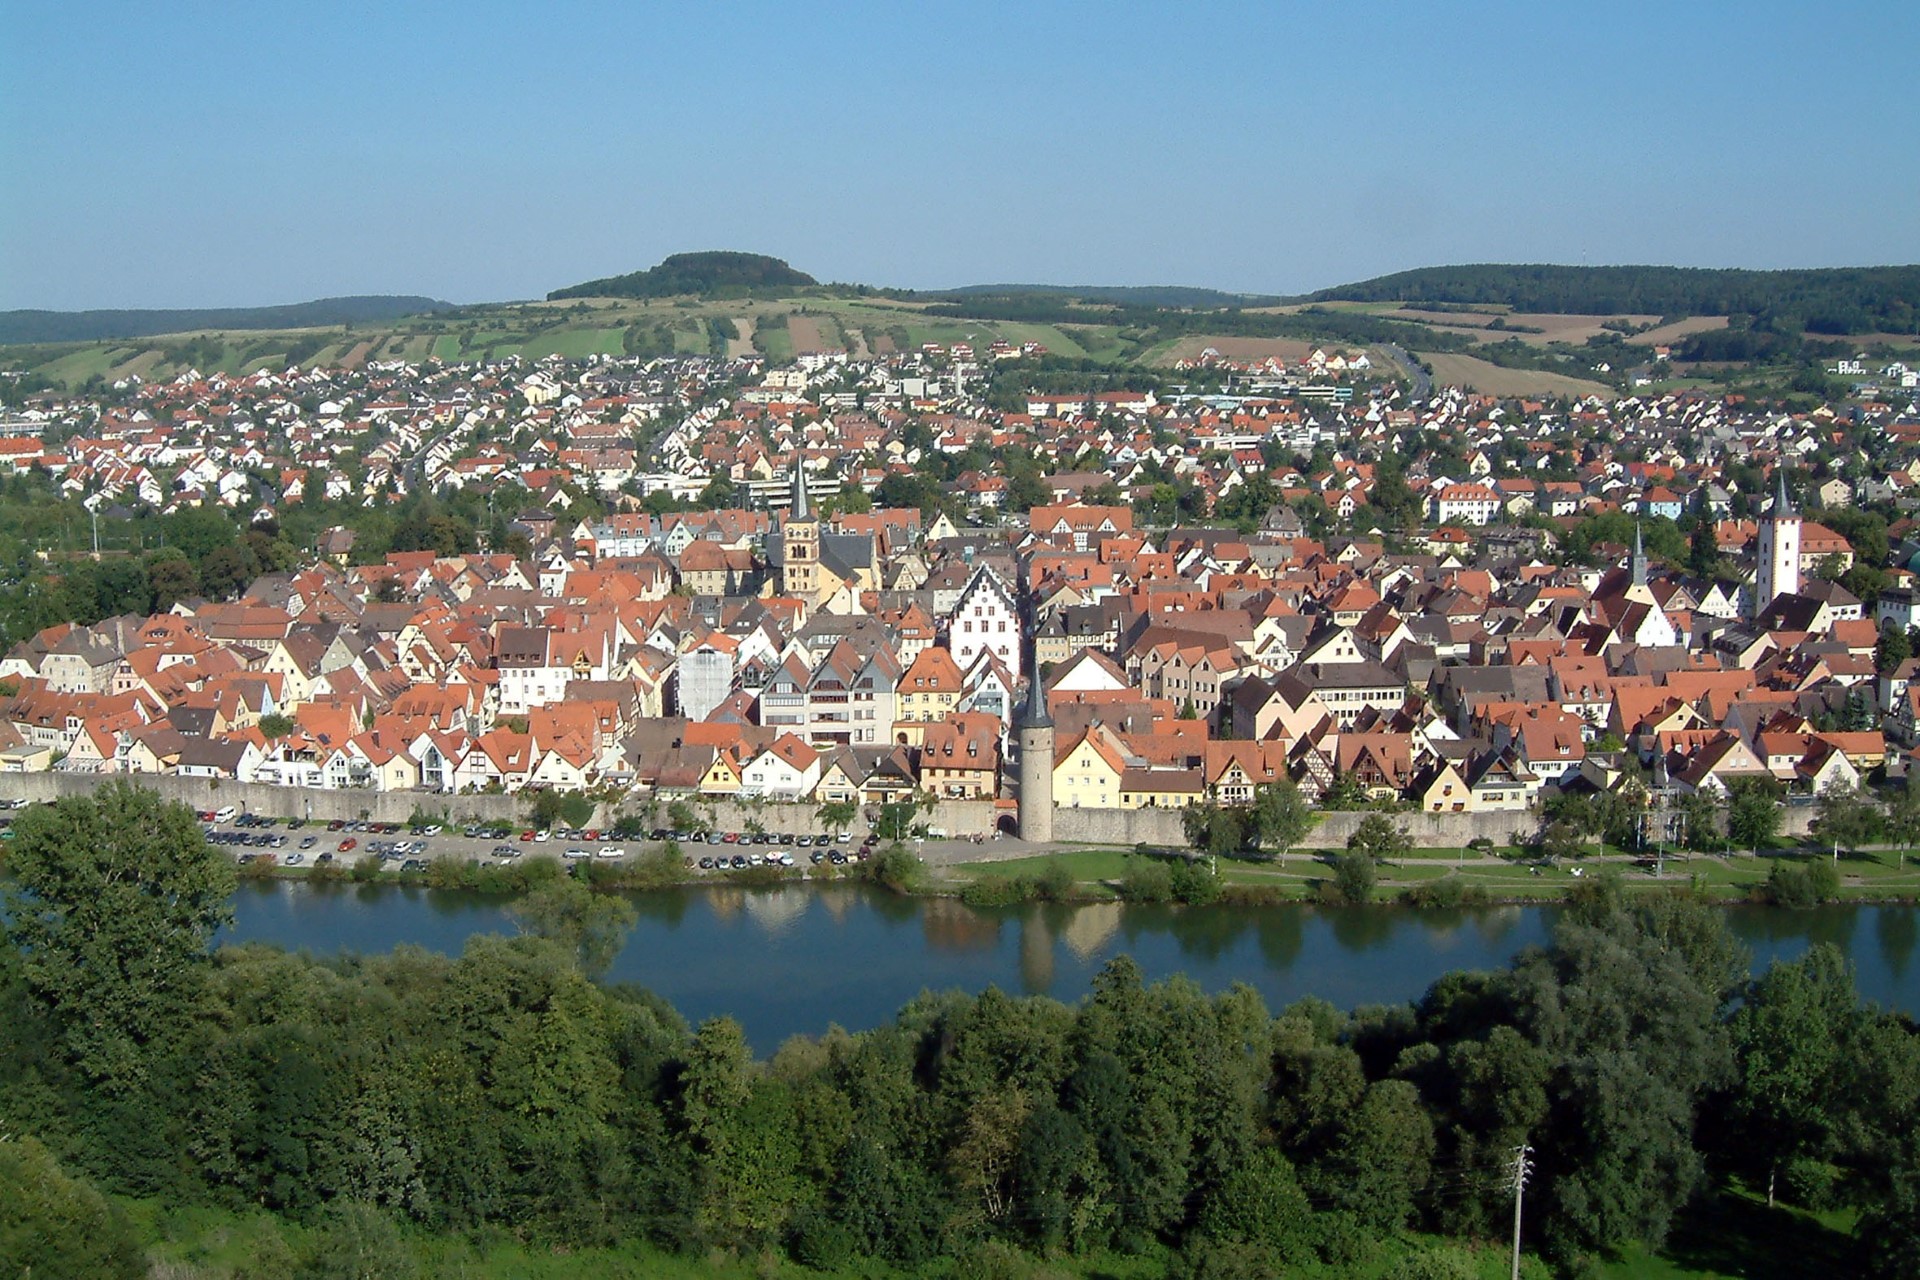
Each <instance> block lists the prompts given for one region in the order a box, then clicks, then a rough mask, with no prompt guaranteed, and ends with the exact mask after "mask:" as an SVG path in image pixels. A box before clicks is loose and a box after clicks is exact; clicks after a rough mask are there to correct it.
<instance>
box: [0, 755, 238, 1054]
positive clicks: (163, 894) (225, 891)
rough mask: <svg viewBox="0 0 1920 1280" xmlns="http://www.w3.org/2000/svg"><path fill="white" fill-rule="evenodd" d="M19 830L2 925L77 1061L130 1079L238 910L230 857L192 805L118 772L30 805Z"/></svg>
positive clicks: (181, 1015)
mask: <svg viewBox="0 0 1920 1280" xmlns="http://www.w3.org/2000/svg"><path fill="white" fill-rule="evenodd" d="M14 831H15V833H16V834H15V837H14V841H13V849H12V852H11V854H10V856H9V858H8V866H9V868H10V870H11V871H12V874H13V880H14V883H13V885H12V887H11V888H10V889H9V890H8V891H7V895H6V912H5V919H6V932H7V936H8V937H9V939H10V940H11V941H12V943H13V945H14V946H16V947H18V948H19V949H20V951H21V953H22V954H23V956H24V957H25V959H24V962H23V963H24V970H25V974H26V977H27V981H28V983H29V985H30V986H31V988H32V990H33V992H34V994H35V995H36V996H37V997H38V998H39V999H40V1000H41V1001H42V1002H43V1003H44V1004H45V1005H46V1006H47V1007H48V1008H49V1009H50V1010H51V1011H52V1013H53V1014H54V1015H55V1016H56V1017H57V1018H58V1019H59V1022H60V1024H61V1027H62V1031H63V1034H64V1037H65V1042H66V1046H67V1049H68V1052H69V1054H70V1055H71V1056H72V1058H73V1060H74V1062H75V1064H76V1065H77V1066H79V1067H80V1069H81V1070H82V1071H83V1072H85V1073H86V1074H87V1075H88V1076H89V1077H91V1078H92V1079H94V1080H96V1081H98V1082H100V1083H101V1084H103V1085H106V1086H108V1087H118V1086H128V1085H132V1084H134V1083H137V1082H138V1081H140V1080H141V1079H142V1078H144V1076H145V1074H146V1072H147V1069H148V1066H149V1051H150V1050H151V1049H153V1048H155V1047H156V1046H158V1045H159V1044H160V1043H162V1042H165V1041H167V1040H169V1039H170V1038H172V1037H174V1036H177V1035H179V1034H180V1032H181V1030H182V1029H183V1027H184V1026H185V1023H186V1021H187V1010H188V1008H189V1006H190V1005H191V1004H192V1002H193V1000H194V998H195V996H196V994H197V993H198V991H199V988H200V983H201V979H202V977H203V969H204V963H205V960H206V957H207V948H208V946H209V944H210V943H211V942H212V940H213V935H214V934H215V933H216V932H217V931H218V930H219V929H220V927H221V926H222V925H224V924H226V923H227V922H228V921H229V920H231V919H232V917H233V902H232V898H233V890H234V882H235V877H234V866H233V861H232V860H231V859H230V858H228V857H227V856H226V855H225V854H224V853H223V852H221V851H220V850H218V849H215V848H214V847H213V846H212V845H209V844H208V843H207V841H206V837H205V836H204V835H203V834H202V833H201V830H200V823H199V820H198V819H197V818H196V817H195V816H194V813H193V810H192V809H189V808H188V807H187V806H185V805H183V804H174V803H167V802H163V801H162V800H161V799H160V798H159V796H157V795H155V794H154V793H153V792H151V791H146V790H142V789H141V788H138V787H134V786H130V785H128V784H127V783H124V782H115V783H110V784H109V785H107V786H105V787H102V788H100V789H99V790H98V791H96V792H94V793H93V794H92V795H90V796H70V797H68V798H66V799H64V800H60V801H57V802H55V803H54V804H50V805H37V806H35V807H33V808H30V809H27V810H26V811H25V812H24V813H22V814H21V815H20V818H19V819H18V821H16V822H15V824H14Z"/></svg>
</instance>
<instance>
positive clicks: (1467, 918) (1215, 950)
mask: <svg viewBox="0 0 1920 1280" xmlns="http://www.w3.org/2000/svg"><path fill="white" fill-rule="evenodd" d="M631 900H632V902H633V903H634V906H635V907H636V908H637V909H638V911H639V915H640V919H639V923H638V924H637V925H636V926H635V928H634V930H633V932H632V934H631V936H630V937H629V938H628V940H627V943H626V946H625V947H624V949H623V950H622V951H621V952H620V954H619V956H618V958H617V959H616V960H615V961H614V964H613V968H612V970H611V972H610V973H609V974H608V978H609V980H611V981H619V982H634V983H639V984H641V985H643V986H646V987H649V988H651V989H653V990H654V991H656V992H658V993H659V994H660V995H662V996H664V997H666V998H667V999H668V1000H669V1001H671V1002H672V1003H673V1005H674V1007H675V1008H677V1009H679V1010H680V1012H681V1013H683V1014H684V1015H686V1017H687V1018H688V1019H689V1020H690V1021H692V1022H696V1023H697V1022H699V1021H700V1020H701V1019H703V1018H706V1017H710V1016H712V1015H715V1014H723V1013H724V1014H731V1015H732V1016H734V1017H735V1018H737V1019H739V1021H740V1023H741V1024H742V1025H743V1026H744V1027H745V1028H746V1031H747V1035H748V1038H749V1039H750V1040H751V1041H752V1043H753V1046H754V1048H755V1050H756V1051H757V1052H760V1053H762V1054H765V1053H770V1052H772V1051H773V1049H775V1048H776V1047H778V1045H779V1043H780V1041H781V1040H783V1039H785V1038H786V1037H787V1036H789V1035H793V1034H795V1033H804V1034H818V1033H819V1032H821V1031H824V1030H825V1029H826V1028H827V1026H828V1025H829V1024H833V1023H838V1024H839V1025H840V1026H843V1027H846V1028H848V1029H850V1030H858V1029H861V1028H866V1027H872V1026H876V1025H879V1024H881V1023H883V1022H886V1021H889V1020H890V1019H891V1018H892V1017H893V1015H894V1013H895V1011H896V1010H898V1009H899V1007H900V1006H901V1005H903V1004H905V1003H906V1002H907V1001H908V1000H910V999H912V998H913V997H914V996H915V995H917V994H919V993H920V992H921V991H923V990H935V991H939V990H947V989H951V988H962V989H965V990H968V991H979V990H981V989H983V988H985V987H987V986H988V985H997V986H999V987H1000V988H1001V989H1003V990H1006V991H1010V992H1018V993H1025V994H1033V995H1051V996H1054V997H1056V998H1058V999H1061V1000H1067V1001H1072V1000H1077V999H1079V998H1080V997H1081V996H1082V995H1084V994H1085V993H1086V990H1087V985H1088V982H1089V980H1090V979H1091V978H1092V977H1093V975H1094V974H1095V973H1097V972H1098V971H1099V969H1100V967H1101V966H1102V965H1104V964H1106V962H1107V961H1109V960H1111V959H1112V958H1113V957H1114V956H1116V955H1120V954H1122V953H1126V954H1130V955H1132V956H1133V957H1134V959H1135V960H1136V961H1138V962H1139V964H1140V966H1141V968H1142V970H1143V971H1144V972H1145V973H1146V974H1147V976H1148V977H1149V978H1150V979H1159V978H1164V977H1167V976H1170V975H1172V974H1176V973H1185V974H1187V975H1188V976H1189V977H1191V978H1192V979H1193V980H1194V981H1195V982H1197V983H1199V984H1200V986H1201V987H1203V988H1204V989H1206V990H1208V991H1218V990H1223V989H1225V988H1226V987H1228V986H1229V985H1231V984H1232V983H1234V982H1245V983H1248V984H1249V985H1251V986H1252V987H1254V988H1255V989H1256V990H1258V991H1259V992H1260V994H1261V996H1262V997H1263V998H1265V1000H1266V1002H1267V1005H1268V1007H1269V1008H1271V1009H1278V1008H1280V1007H1281V1006H1282V1005H1284V1004H1287V1003H1288V1002H1290V1001H1292V1000H1295V999H1298V998H1299V997H1301V996H1304V995H1314V996H1319V997H1321V998H1323V999H1326V1000H1329V1001H1331V1002H1332V1003H1334V1004H1335V1005H1338V1006H1340V1007H1341V1008H1353V1007H1354V1006H1356V1005H1361V1004H1369V1003H1390V1002H1396V1001H1405V1000H1412V999H1415V998H1417V997H1418V996H1419V995H1420V993H1421V992H1423V991H1424V990H1426V988H1427V986H1428V984H1430V983H1431V982H1432V981H1433V980H1434V979H1435V978H1437V977H1439V976H1440V975H1441V974H1443V973H1445V972H1447V971H1448V970H1451V969H1473V968H1493V967H1498V966H1502V965H1505V964H1506V963H1507V962H1508V961H1509V960H1510V959H1512V957H1513V956H1514V954H1515V953H1516V952H1518V951H1519V950H1521V949H1522V948H1523V947H1526V946H1529V945H1533V944H1537V943H1543V942H1545V941H1546V940H1547V937H1548V934H1549V932H1550V931H1551V929H1552V927H1553V921H1554V919H1555V917H1556V916H1557V914H1558V909H1557V908H1554V907H1543V906H1527V907H1482V908H1473V909H1463V910H1459V911H1415V910H1410V909H1408V908H1405V907H1397V906H1378V907H1344V908H1327V907H1306V906H1289V907H1261V908H1239V907H1224V906H1212V907H1202V908H1181V907H1153V906H1122V905H1120V904H1118V903H1102V904H1093V905H1085V906H1072V907H1068V906H1058V905H1052V904H1037V905H1030V906H1023V907H1010V908H1004V909H991V910H980V909H975V908H971V907H968V906H966V905H964V904H962V903H960V902H959V901H957V900H954V899H951V898H902V897H896V896H894V895H892V894H889V893H886V892H884V891H879V890H875V889H871V888H868V887H865V886H858V885H831V886H800V885H790V886H782V887H773V888H759V889H747V888H734V887H725V886H702V887H698V888H686V889H675V890H666V891H661V892H655V893H636V894H633V895H631ZM510 903H511V899H507V898H501V897H496V896H490V895H486V894H478V893H467V892H452V891H435V890H426V889H414V888H401V887H398V886H392V885H378V886H376V885H351V884H330V885H313V884H303V883H300V882H297V881H285V880H283V881H264V882H249V883H245V884H242V885H241V886H240V890H239V894H238V897H237V898H236V900H235V921H234V924H233V926H232V927H231V928H230V929H229V930H228V931H227V932H226V933H225V934H224V935H223V940H228V941H264V942H272V943H276V944H278V945H280V946H283V947H287V948H289V949H293V950H299V949H305V950H308V951H311V952H313V953H314V954H320V955H324V954H331V953H335V952H339V951H360V952H379V951H387V950H391V949H392V948H393V947H395V946H398V945H400V944H402V943H411V944H414V945H417V946H422V947H427V948H430V949H432V950H436V951H443V952H447V953H457V952H458V951H459V950H460V949H461V947H462V946H464V945H465V943H466V940H467V939H468V938H469V937H471V936H472V935H474V934H478V933H511V932H513V931H514V923H513V920H512V917H511V916H510V915H509V914H508V912H507V908H508V906H509V905H510ZM1727 920H1728V923H1729V925H1730V927H1731V928H1732V929H1733V931H1734V933H1735V934H1736V935H1737V936H1738V937H1739V938H1740V939H1741V940H1742V941H1743V942H1744V943H1746V945H1747V946H1748V947H1749V948H1750V949H1751V951H1752V952H1753V961H1754V965H1755V967H1756V969H1759V968H1764V967H1765V966H1766V964H1767V963H1769V962H1770V961H1771V960H1773V959H1774V958H1776V957H1778V958H1786V959H1791V958H1792V957H1794V956H1797V955H1799V954H1801V953H1802V952H1803V951H1805V950H1806V949H1807V947H1808V946H1809V945H1811V944H1812V943H1815V942H1832V943H1835V944H1837V945H1839V946H1840V947H1841V949H1842V950H1843V951H1844V952H1846V953H1847V955H1848V956H1849V957H1850V958H1851V959H1852V961H1853V964H1854V967H1855V970H1856V973H1857V975H1858V981H1859V985H1860V991H1861V994H1862V995H1863V996H1865V997H1866V998H1867V999H1869V1000H1873V1001H1877V1002H1878V1003H1880V1004H1882V1005H1886V1006H1890V1007H1895V1008H1900V1009H1904V1010H1906V1011H1907V1012H1909V1013H1914V1012H1920V990H1916V986H1920V982H1917V981H1916V975H1915V972H1914V960H1915V950H1916V942H1917V941H1920V938H1917V935H1920V908H1915V907H1902V906H1885V907H1879V906H1866V907H1826V908H1821V909H1818V910H1813V911H1783V910H1779V909H1777V908H1768V907H1733V908H1728V909H1727Z"/></svg>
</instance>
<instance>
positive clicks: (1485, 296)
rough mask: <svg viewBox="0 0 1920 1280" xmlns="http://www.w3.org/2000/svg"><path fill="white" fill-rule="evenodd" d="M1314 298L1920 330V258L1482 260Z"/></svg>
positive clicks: (1840, 329) (1817, 328) (1834, 329)
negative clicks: (1850, 261)
mask: <svg viewBox="0 0 1920 1280" xmlns="http://www.w3.org/2000/svg"><path fill="white" fill-rule="evenodd" d="M1310 301H1314V302H1335V301H1345V302H1406V303H1420V302H1442V303H1469V304H1471V303H1479V304H1482V305H1496V306H1506V307H1511V308H1512V309H1513V310H1515V311H1543V312H1564V313H1570V314H1574V315H1657V316H1689V315H1693V316H1747V317H1755V318H1776V319H1777V318H1780V317H1787V316H1791V317H1794V318H1795V319H1796V320H1797V321H1799V322H1800V324H1802V325H1804V327H1805V328H1806V329H1808V330H1810V331H1812V332H1814V333H1831V334H1845V333H1873V332H1890V333H1913V332H1916V331H1920V266H1906V267H1821V268H1814V269H1808V270H1797V271H1748V270H1735V269H1728V270H1716V269H1708V268H1701V267H1561V266H1551V265H1545V264H1505V263H1479V264H1474V265H1468V266H1457V267H1421V268H1419V269H1417V270H1414V271H1400V272H1396V273H1394V274H1393V275H1387V276H1380V277H1378V278H1376V279H1373V280H1362V281H1360V282H1359V283H1357V284H1346V285H1341V286H1339V287H1338V288H1334V289H1322V290H1321V291H1320V292H1318V293H1316V294H1313V295H1312V296H1311V298H1310ZM1773 327H1778V328H1784V327H1785V326H1783V325H1775V326H1773Z"/></svg>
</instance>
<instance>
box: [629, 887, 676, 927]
mask: <svg viewBox="0 0 1920 1280" xmlns="http://www.w3.org/2000/svg"><path fill="white" fill-rule="evenodd" d="M625 896H626V899H627V901H628V902H631V903H632V904H633V910H634V914H635V915H637V916H638V917H639V918H640V919H641V920H645V921H648V922H650V923H653V924H657V925H662V926H664V927H666V928H668V929H677V928H679V927H680V922H681V921H682V920H684V919H686V915H687V906H688V904H689V903H691V902H692V900H693V896H692V895H691V894H689V893H688V892H687V891H686V890H685V889H661V890H658V891H655V892H652V893H629V894H627V895H625Z"/></svg>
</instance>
